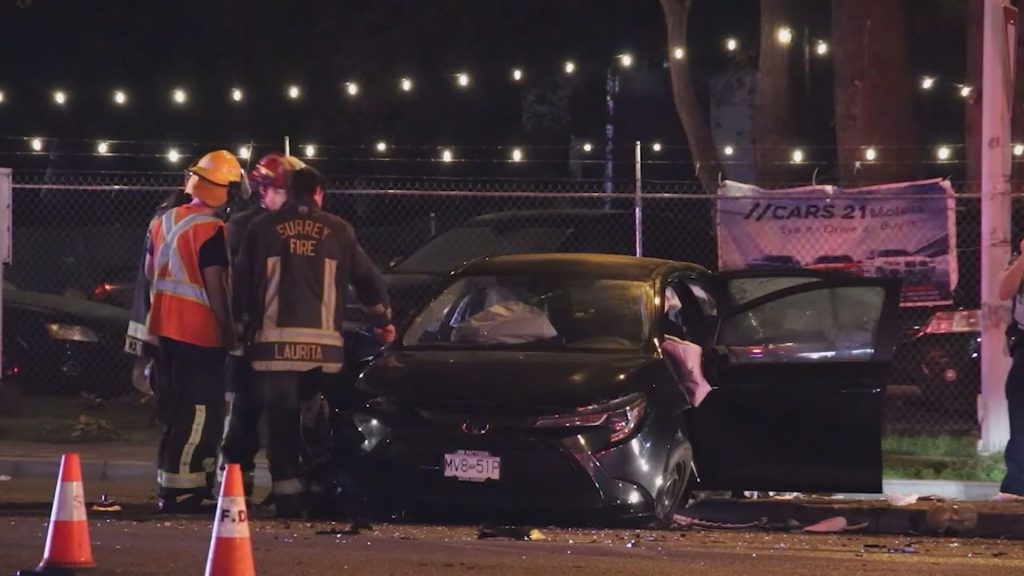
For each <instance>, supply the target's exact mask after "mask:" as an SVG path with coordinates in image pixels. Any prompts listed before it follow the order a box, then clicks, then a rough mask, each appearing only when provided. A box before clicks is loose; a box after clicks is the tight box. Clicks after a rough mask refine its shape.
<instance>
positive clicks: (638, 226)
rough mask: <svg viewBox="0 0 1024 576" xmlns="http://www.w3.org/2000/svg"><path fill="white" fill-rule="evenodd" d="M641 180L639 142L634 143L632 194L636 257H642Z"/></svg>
mask: <svg viewBox="0 0 1024 576" xmlns="http://www.w3.org/2000/svg"><path fill="white" fill-rule="evenodd" d="M642 193H643V178H642V177H641V176H640V141H639V140H637V141H636V191H635V192H634V193H633V219H634V220H633V221H634V226H635V231H636V255H637V256H643V255H644V206H643V196H642Z"/></svg>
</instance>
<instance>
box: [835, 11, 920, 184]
mask: <svg viewBox="0 0 1024 576" xmlns="http://www.w3.org/2000/svg"><path fill="white" fill-rule="evenodd" d="M907 7H908V3H907V2H906V0H832V37H833V43H834V48H835V50H834V52H833V54H834V56H833V57H834V62H835V64H834V65H835V70H836V73H835V106H836V118H835V120H836V144H837V146H838V159H839V177H840V181H841V182H842V183H843V184H844V185H849V184H854V185H863V184H874V183H880V182H894V181H899V180H908V179H912V178H914V177H915V176H917V169H916V163H917V162H918V161H919V160H920V159H921V158H920V155H919V150H918V147H917V146H916V138H915V131H914V120H913V110H914V109H913V101H914V89H915V77H914V75H913V74H912V73H911V71H910V67H909V59H908V51H909V50H908V41H909V38H908V35H907ZM868 146H873V147H875V148H876V149H877V151H878V158H877V161H876V162H863V161H862V160H863V153H864V149H865V148H866V147H868Z"/></svg>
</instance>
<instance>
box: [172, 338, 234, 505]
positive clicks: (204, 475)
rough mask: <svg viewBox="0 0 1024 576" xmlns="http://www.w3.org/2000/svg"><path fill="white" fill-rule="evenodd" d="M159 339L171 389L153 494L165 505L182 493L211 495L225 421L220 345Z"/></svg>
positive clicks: (193, 498)
mask: <svg viewBox="0 0 1024 576" xmlns="http://www.w3.org/2000/svg"><path fill="white" fill-rule="evenodd" d="M160 345H161V358H162V364H164V365H165V366H167V367H169V368H168V369H167V373H168V374H169V376H170V380H169V381H168V384H169V385H168V386H167V388H168V389H169V390H170V392H171V393H170V395H169V400H170V404H169V416H168V427H167V430H166V432H165V434H164V436H163V438H162V439H161V448H162V449H161V454H160V463H159V470H158V484H159V494H158V496H159V499H160V501H161V507H162V508H164V509H168V510H170V509H173V508H175V504H177V503H179V502H181V501H182V499H183V498H184V499H185V500H186V501H188V502H189V506H190V507H191V506H192V505H194V504H197V503H198V502H199V501H201V500H202V499H203V498H206V497H211V496H212V492H211V489H212V486H213V479H214V473H215V465H216V457H217V448H218V446H219V445H220V441H221V437H222V434H223V425H224V380H223V366H224V350H223V349H219V348H204V347H200V346H194V345H191V344H187V343H184V342H176V341H173V340H168V339H161V344H160ZM161 387H164V386H163V383H161Z"/></svg>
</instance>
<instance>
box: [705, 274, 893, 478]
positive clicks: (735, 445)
mask: <svg viewBox="0 0 1024 576" xmlns="http://www.w3.org/2000/svg"><path fill="white" fill-rule="evenodd" d="M715 292H716V296H717V298H718V302H719V310H720V316H719V317H720V325H719V329H718V333H717V335H716V339H715V347H714V349H713V350H708V351H706V353H705V364H706V375H707V376H708V380H709V381H710V382H711V384H712V386H713V387H714V390H713V391H712V392H711V393H710V394H709V395H708V396H707V398H706V399H705V400H704V402H703V403H702V404H701V405H700V406H699V407H698V408H695V409H692V410H688V411H687V412H686V424H687V428H688V431H689V433H690V436H691V440H692V442H693V447H694V457H695V465H696V468H697V474H698V475H699V477H700V479H701V486H702V488H707V489H727V490H778V491H844V492H880V491H881V488H882V486H881V484H882V474H881V466H882V461H881V460H882V458H881V429H882V408H883V401H884V378H885V375H886V372H887V369H888V365H889V361H890V359H891V357H892V352H893V348H894V347H895V344H896V339H897V332H898V327H897V325H896V311H897V307H898V306H899V293H900V290H899V282H898V280H892V279H882V278H859V277H852V276H837V275H831V274H828V273H823V272H815V271H807V270H792V271H737V272H731V273H721V274H719V275H717V280H716V290H715Z"/></svg>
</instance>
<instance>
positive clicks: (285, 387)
mask: <svg viewBox="0 0 1024 576" xmlns="http://www.w3.org/2000/svg"><path fill="white" fill-rule="evenodd" d="M322 377H323V374H322V372H321V371H320V370H310V371H308V372H256V373H255V378H254V381H255V383H256V387H255V390H256V392H257V394H258V395H259V396H260V399H261V401H262V404H263V406H264V409H265V410H266V415H267V428H268V433H269V437H268V439H267V460H268V461H269V464H270V478H271V480H272V482H273V494H274V500H275V502H277V503H278V505H279V506H280V505H281V504H282V503H283V501H285V500H290V501H292V502H300V501H303V500H304V499H305V496H306V494H307V491H308V489H309V488H310V484H309V481H310V480H316V478H312V477H311V474H312V473H313V469H314V468H315V467H317V466H318V465H319V464H321V463H323V461H324V460H325V459H326V458H328V457H329V452H330V427H329V423H328V422H327V410H326V403H325V402H324V400H323V398H322V396H321V394H320V386H321V379H322ZM279 511H280V508H279Z"/></svg>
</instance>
